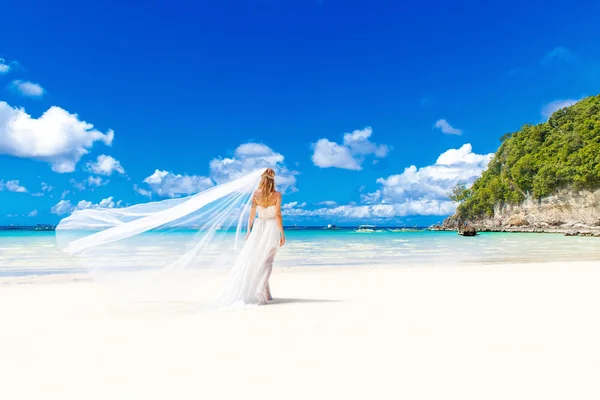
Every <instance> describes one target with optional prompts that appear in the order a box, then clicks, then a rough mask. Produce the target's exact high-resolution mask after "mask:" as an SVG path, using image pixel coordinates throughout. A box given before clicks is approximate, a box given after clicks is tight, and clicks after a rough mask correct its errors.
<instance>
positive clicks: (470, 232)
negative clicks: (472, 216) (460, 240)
mask: <svg viewBox="0 0 600 400" xmlns="http://www.w3.org/2000/svg"><path fill="white" fill-rule="evenodd" d="M458 234H459V235H462V236H475V235H477V229H475V228H473V227H472V226H465V227H464V228H462V229H459V230H458Z"/></svg>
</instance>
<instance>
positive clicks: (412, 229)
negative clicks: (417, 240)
mask: <svg viewBox="0 0 600 400" xmlns="http://www.w3.org/2000/svg"><path fill="white" fill-rule="evenodd" d="M421 230H422V229H418V228H417V227H416V226H415V227H414V228H391V229H388V231H390V232H421Z"/></svg>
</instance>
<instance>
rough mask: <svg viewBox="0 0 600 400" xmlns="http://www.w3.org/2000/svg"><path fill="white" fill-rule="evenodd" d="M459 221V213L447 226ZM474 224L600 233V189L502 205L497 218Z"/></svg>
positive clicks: (496, 209) (498, 228) (499, 228)
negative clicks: (457, 217)
mask: <svg viewBox="0 0 600 400" xmlns="http://www.w3.org/2000/svg"><path fill="white" fill-rule="evenodd" d="M455 220H456V217H455V216H452V217H449V218H447V219H446V220H445V221H444V226H445V225H446V224H447V222H448V225H451V224H452V223H453V222H454V221H455ZM470 225H473V226H474V227H475V228H477V229H478V230H480V231H484V230H485V229H489V230H493V231H502V230H505V229H508V230H509V231H513V232H532V231H543V232H563V233H573V232H578V233H579V232H581V231H589V232H599V233H600V190H595V191H578V192H575V191H570V190H568V189H563V190H561V191H559V192H558V193H556V194H555V195H553V196H548V197H545V198H542V199H539V200H536V199H533V198H528V199H526V200H525V201H524V202H523V203H521V204H499V205H497V206H496V207H494V215H493V217H487V218H483V219H480V220H476V221H470Z"/></svg>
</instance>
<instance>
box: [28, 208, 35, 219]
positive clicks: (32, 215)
mask: <svg viewBox="0 0 600 400" xmlns="http://www.w3.org/2000/svg"><path fill="white" fill-rule="evenodd" d="M37 215H38V210H33V211H31V212H30V213H29V214H27V216H28V217H32V218H33V217H37Z"/></svg>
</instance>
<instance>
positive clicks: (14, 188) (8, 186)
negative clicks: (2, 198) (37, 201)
mask: <svg viewBox="0 0 600 400" xmlns="http://www.w3.org/2000/svg"><path fill="white" fill-rule="evenodd" d="M3 190H6V191H8V192H15V193H27V189H26V188H25V187H24V186H21V184H20V183H19V181H18V180H12V181H6V182H5V181H4V180H2V179H0V192H1V191H3Z"/></svg>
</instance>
